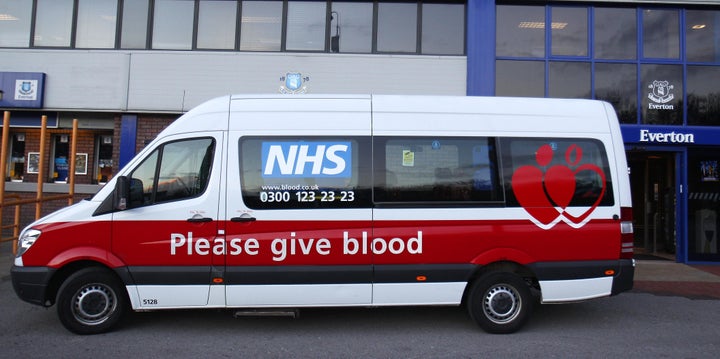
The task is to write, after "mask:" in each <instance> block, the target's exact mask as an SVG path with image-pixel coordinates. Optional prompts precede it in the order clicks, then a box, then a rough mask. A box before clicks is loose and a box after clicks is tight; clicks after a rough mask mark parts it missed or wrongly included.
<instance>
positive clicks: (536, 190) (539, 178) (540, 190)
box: [511, 144, 606, 229]
mask: <svg viewBox="0 0 720 359" xmlns="http://www.w3.org/2000/svg"><path fill="white" fill-rule="evenodd" d="M552 156H553V153H552V148H551V147H550V146H549V145H543V146H541V147H540V148H538V151H537V152H536V158H535V159H536V162H537V163H538V164H539V165H541V166H547V165H549V164H550V162H552ZM581 160H582V148H581V147H579V146H577V145H574V144H573V145H571V146H570V147H568V149H567V150H566V151H565V162H566V163H567V164H568V165H569V166H564V165H555V166H552V167H551V168H549V169H548V170H547V171H546V173H544V174H543V172H542V170H541V169H540V168H538V167H535V166H522V167H520V168H518V169H517V170H516V171H515V173H513V176H512V180H511V186H512V189H513V192H514V193H515V198H517V200H518V202H519V203H520V205H521V206H522V207H523V208H524V209H525V211H527V212H528V214H530V215H531V216H532V217H533V218H534V219H535V220H536V221H538V222H540V224H542V225H545V226H548V225H551V224H552V225H551V226H549V227H548V228H545V229H549V228H550V227H552V226H553V225H554V224H553V222H554V221H556V220H557V219H558V217H562V219H563V221H565V222H566V223H567V224H571V223H572V224H575V225H579V226H577V227H576V226H573V227H576V228H578V227H581V226H582V224H583V222H584V221H585V220H586V219H587V217H588V216H590V214H591V213H592V212H593V211H595V208H597V206H598V205H599V204H600V201H601V200H602V198H603V196H604V195H605V189H606V183H605V173H604V172H603V171H602V170H601V169H600V167H598V166H596V165H594V164H584V165H581V166H579V167H577V168H576V169H575V170H574V171H573V170H572V169H571V167H575V166H577V164H578V163H580V161H581ZM583 171H591V172H594V173H596V174H597V175H598V176H599V177H600V180H601V183H602V190H601V191H600V194H598V195H597V198H596V199H595V202H594V203H593V204H592V206H590V208H588V209H587V210H585V211H584V212H583V213H582V214H580V215H579V216H573V215H572V214H570V213H567V212H566V211H565V209H566V208H567V207H568V206H569V205H570V202H571V201H572V199H573V197H574V196H575V191H576V188H577V177H578V174H580V173H581V172H583ZM556 207H559V208H560V209H561V210H558V208H556Z"/></svg>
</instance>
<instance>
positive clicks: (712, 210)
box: [687, 148, 720, 261]
mask: <svg viewBox="0 0 720 359" xmlns="http://www.w3.org/2000/svg"><path fill="white" fill-rule="evenodd" d="M688 164H689V166H688V169H687V173H688V188H689V189H690V190H689V193H688V201H687V202H688V205H687V206H688V259H689V260H691V261H717V260H720V241H718V238H720V231H719V229H720V201H718V200H717V188H718V184H720V151H718V150H717V149H716V148H692V149H690V150H688Z"/></svg>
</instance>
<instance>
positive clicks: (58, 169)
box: [48, 134, 70, 183]
mask: <svg viewBox="0 0 720 359" xmlns="http://www.w3.org/2000/svg"><path fill="white" fill-rule="evenodd" d="M52 153H53V156H52V162H51V163H50V169H51V170H50V171H48V174H49V175H50V178H49V179H50V181H55V182H58V183H66V182H67V180H68V175H69V172H68V170H69V166H70V159H69V158H70V157H69V156H70V135H68V134H60V135H55V136H53V149H52Z"/></svg>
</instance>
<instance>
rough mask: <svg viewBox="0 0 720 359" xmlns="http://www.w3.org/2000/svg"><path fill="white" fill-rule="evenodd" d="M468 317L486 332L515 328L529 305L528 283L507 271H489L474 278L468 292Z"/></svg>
mask: <svg viewBox="0 0 720 359" xmlns="http://www.w3.org/2000/svg"><path fill="white" fill-rule="evenodd" d="M467 306H468V311H469V312H470V317H471V318H472V319H473V320H474V321H475V322H476V323H477V324H478V325H479V326H480V327H481V328H482V329H483V330H485V331H486V332H488V333H493V334H508V333H514V332H516V331H518V330H519V329H520V328H522V326H523V325H524V324H525V322H526V321H527V319H528V317H529V316H530V312H531V311H532V307H533V297H532V294H531V293H530V287H528V285H527V284H526V283H525V281H524V280H523V279H522V278H521V277H520V276H517V275H515V274H512V273H507V272H490V273H487V274H485V275H483V276H482V277H480V278H478V279H477V280H476V281H475V283H473V285H472V287H471V288H470V293H469V296H468V302H467Z"/></svg>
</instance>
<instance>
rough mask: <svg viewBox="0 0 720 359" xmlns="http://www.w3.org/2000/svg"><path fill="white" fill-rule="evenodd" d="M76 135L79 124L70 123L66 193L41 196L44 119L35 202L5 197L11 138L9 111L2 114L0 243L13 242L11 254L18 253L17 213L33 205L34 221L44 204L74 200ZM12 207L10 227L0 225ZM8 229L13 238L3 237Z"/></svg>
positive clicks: (39, 215)
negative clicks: (22, 207)
mask: <svg viewBox="0 0 720 359" xmlns="http://www.w3.org/2000/svg"><path fill="white" fill-rule="evenodd" d="M77 134H78V120H77V119H73V127H72V136H71V137H72V139H71V142H70V155H69V157H70V165H69V167H68V193H67V194H61V195H52V196H45V195H44V193H43V184H44V183H43V182H44V180H45V172H46V163H45V153H46V152H47V151H46V149H45V138H46V137H47V116H45V115H43V116H42V117H41V125H40V157H39V161H38V174H37V193H36V195H35V198H34V199H29V198H26V199H22V197H21V196H20V195H17V194H8V195H6V194H5V179H6V171H7V156H8V141H9V138H10V111H4V113H3V127H2V148H1V151H0V242H9V241H12V242H13V244H12V251H13V254H15V253H17V245H18V243H17V239H18V237H19V235H20V212H21V206H23V205H28V204H33V203H34V204H35V219H39V218H40V217H41V215H42V205H43V203H44V202H48V201H57V200H63V199H67V204H68V205H71V204H73V199H74V197H75V152H76V150H77ZM6 207H7V208H10V207H15V215H14V220H13V223H12V224H8V225H3V224H2V212H3V210H4V209H5V208H6ZM7 229H12V236H10V237H5V236H3V235H2V233H4V232H5V230H7Z"/></svg>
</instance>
